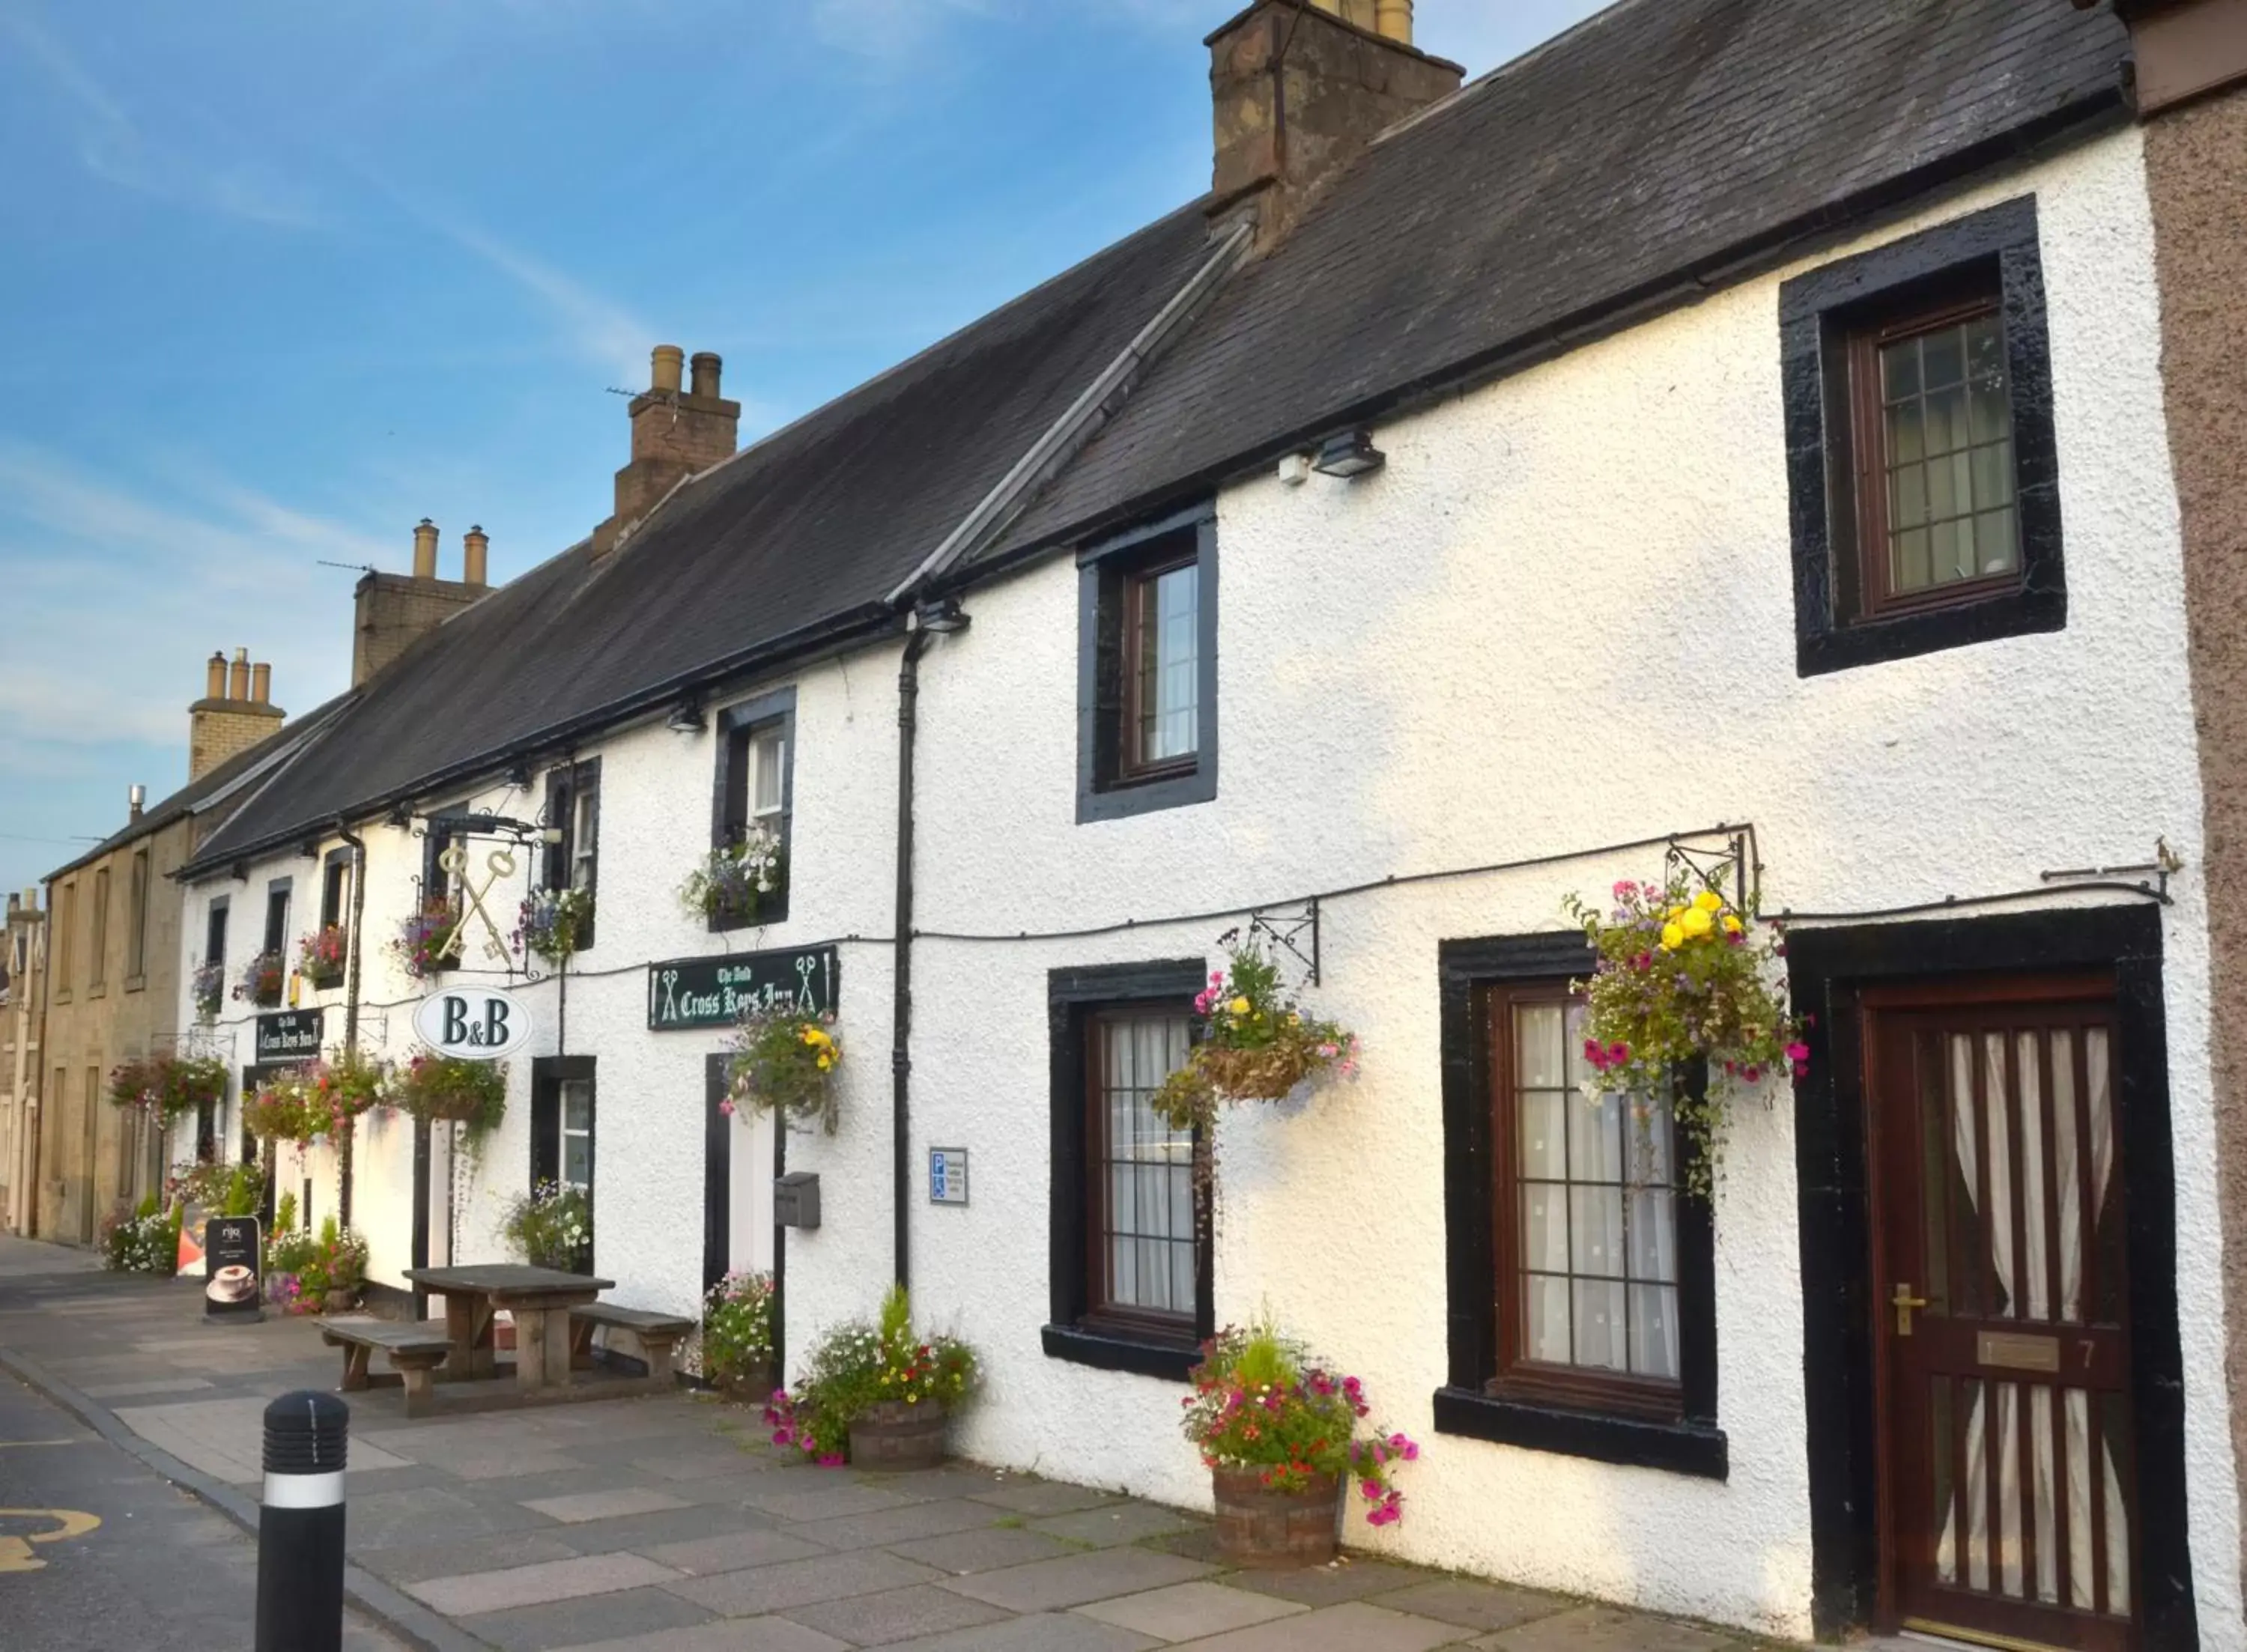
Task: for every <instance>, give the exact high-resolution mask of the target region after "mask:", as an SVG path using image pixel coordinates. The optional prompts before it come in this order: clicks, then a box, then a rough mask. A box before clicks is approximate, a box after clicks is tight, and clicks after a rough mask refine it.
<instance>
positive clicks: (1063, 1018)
mask: <svg viewBox="0 0 2247 1652" xmlns="http://www.w3.org/2000/svg"><path fill="white" fill-rule="evenodd" d="M1208 980H1209V966H1208V963H1207V961H1206V960H1205V959H1200V958H1187V959H1166V960H1162V961H1158V962H1154V963H1142V964H1110V965H1102V966H1093V967H1087V968H1077V969H1057V970H1054V971H1051V972H1049V973H1048V976H1047V978H1046V1000H1047V1015H1048V1028H1049V1032H1050V1037H1051V1068H1050V1078H1049V1093H1050V1113H1049V1118H1050V1123H1051V1131H1052V1147H1051V1151H1052V1160H1053V1180H1052V1195H1051V1198H1050V1199H1049V1200H1048V1221H1049V1226H1048V1261H1047V1283H1048V1294H1049V1312H1048V1323H1047V1324H1046V1326H1045V1327H1044V1328H1043V1330H1042V1332H1041V1333H1040V1338H1041V1341H1042V1345H1043V1347H1044V1349H1045V1352H1046V1354H1047V1355H1048V1357H1049V1358H1053V1359H1057V1360H1066V1361H1069V1362H1072V1363H1075V1364H1079V1365H1089V1366H1092V1367H1095V1368H1096V1369H1101V1370H1108V1371H1125V1372H1130V1373H1132V1374H1135V1375H1137V1376H1150V1377H1156V1378H1159V1379H1162V1380H1164V1381H1167V1382H1185V1380H1186V1374H1187V1373H1188V1372H1189V1371H1190V1370H1192V1368H1193V1366H1194V1364H1195V1362H1197V1361H1199V1359H1200V1357H1201V1354H1200V1345H1201V1344H1202V1343H1203V1342H1205V1341H1207V1340H1208V1339H1209V1338H1210V1337H1212V1336H1213V1335H1216V1320H1215V1314H1214V1310H1213V1308H1212V1302H1213V1300H1214V1295H1213V1289H1212V1250H1213V1243H1212V1241H1213V1233H1212V1224H1211V1210H1210V1199H1209V1195H1208V1191H1207V1189H1206V1188H1205V1187H1198V1188H1197V1189H1196V1191H1195V1201H1194V1241H1195V1250H1194V1312H1193V1316H1192V1323H1191V1324H1187V1323H1185V1321H1183V1320H1178V1321H1173V1320H1171V1319H1169V1318H1167V1316H1165V1317H1164V1319H1163V1320H1162V1321H1161V1322H1159V1323H1157V1322H1154V1321H1152V1319H1151V1317H1150V1316H1148V1315H1145V1314H1128V1313H1127V1314H1114V1313H1113V1312H1110V1313H1107V1314H1103V1313H1101V1312H1099V1311H1098V1310H1097V1309H1096V1307H1095V1303H1096V1299H1097V1297H1098V1295H1099V1294H1100V1292H1098V1291H1096V1290H1095V1288H1094V1284H1093V1279H1094V1275H1093V1268H1094V1262H1093V1260H1092V1259H1093V1257H1094V1256H1095V1255H1096V1253H1097V1251H1098V1248H1099V1239H1100V1238H1101V1237H1102V1235H1101V1234H1100V1232H1099V1231H1098V1229H1097V1227H1096V1223H1098V1222H1099V1220H1100V1218H1099V1216H1098V1214H1097V1212H1096V1211H1094V1210H1093V1209H1091V1208H1090V1206H1091V1203H1092V1201H1091V1199H1090V1198H1089V1191H1090V1189H1091V1183H1092V1179H1093V1178H1092V1173H1091V1168H1092V1164H1093V1161H1094V1157H1095V1143H1096V1137H1094V1135H1093V1134H1092V1129H1093V1120H1092V1118H1091V1116H1090V1115H1091V1107H1092V1102H1091V1100H1090V1096H1092V1095H1093V1094H1096V1092H1097V1085H1096V1082H1094V1080H1095V1077H1096V1075H1095V1070H1094V1068H1093V1065H1092V1062H1093V1057H1092V1055H1091V1054H1090V1053H1089V1047H1090V1046H1091V1044H1092V1039H1091V1036H1090V1034H1091V1030H1092V1028H1093V1027H1094V1025H1095V1020H1096V1017H1097V1016H1099V1015H1101V1014H1113V1015H1146V1014H1185V1015H1191V1014H1192V1010H1193V996H1194V994H1195V993H1198V992H1199V991H1200V990H1201V988H1202V987H1203V986H1205V985H1206V984H1207V982H1208ZM1195 1150H1196V1153H1197V1155H1201V1154H1205V1153H1206V1152H1207V1151H1208V1146H1207V1143H1205V1142H1198V1143H1196V1149H1195ZM1103 1289H1104V1285H1103Z"/></svg>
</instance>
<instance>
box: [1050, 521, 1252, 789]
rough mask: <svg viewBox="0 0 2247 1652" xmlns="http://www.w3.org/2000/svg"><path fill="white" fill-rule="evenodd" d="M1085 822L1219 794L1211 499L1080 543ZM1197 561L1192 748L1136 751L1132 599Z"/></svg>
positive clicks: (1138, 628)
mask: <svg viewBox="0 0 2247 1652" xmlns="http://www.w3.org/2000/svg"><path fill="white" fill-rule="evenodd" d="M1076 561H1077V686H1076V702H1077V703H1076V713H1077V736H1076V753H1077V786H1076V818H1077V822H1078V823H1079V824H1084V823H1089V822H1095V821H1109V820H1119V819H1123V818H1124V817H1126V816H1132V815H1143V814H1149V813H1151V812H1153V811H1155V810H1157V809H1176V808H1179V807H1181V806H1183V805H1185V804H1190V803H1205V802H1210V801H1211V800H1212V799H1213V798H1214V797H1216V795H1217V740H1218V716H1217V700H1218V670H1217V640H1218V631H1217V612H1218V609H1217V604H1218V579H1217V562H1218V558H1217V515H1216V509H1215V507H1214V506H1212V505H1210V504H1207V503H1204V504H1200V505H1197V506H1194V507H1192V508H1190V509H1185V510H1182V511H1178V512H1177V513H1175V514H1173V515H1168V516H1164V517H1161V518H1159V519H1158V520H1156V521H1153V522H1144V523H1141V524H1139V525H1138V526H1137V527H1134V528H1131V529H1127V530H1125V531H1124V532H1123V533H1120V534H1117V535H1115V536H1112V537H1110V538H1108V539H1104V540H1101V541H1098V542H1096V543H1093V544H1089V545H1087V546H1086V547H1084V548H1083V550H1080V551H1078V553H1077V558H1076ZM1187 563H1193V564H1194V567H1195V570H1196V579H1195V611H1194V665H1195V672H1196V694H1195V703H1194V751H1193V754H1192V757H1191V758H1180V759H1176V760H1164V761H1161V762H1158V763H1145V762H1141V761H1138V760H1137V757H1136V756H1135V753H1136V751H1137V739H1136V730H1137V716H1138V713H1139V711H1140V709H1141V696H1142V695H1143V693H1144V684H1143V682H1142V681H1141V674H1140V672H1138V671H1137V669H1136V668H1134V666H1133V662H1134V660H1135V659H1136V658H1137V648H1138V645H1139V640H1140V638H1142V637H1143V636H1144V621H1143V620H1142V619H1140V618H1138V617H1137V609H1138V607H1139V604H1136V603H1134V602H1132V601H1131V600H1130V598H1131V597H1132V595H1133V593H1134V592H1135V591H1136V590H1139V589H1140V588H1141V587H1142V586H1143V584H1144V582H1145V581H1147V580H1150V579H1152V578H1154V577H1158V576H1159V575H1161V574H1164V573H1167V572H1169V571H1171V570H1173V569H1177V568H1182V567H1184V566H1185V565H1186V564H1187Z"/></svg>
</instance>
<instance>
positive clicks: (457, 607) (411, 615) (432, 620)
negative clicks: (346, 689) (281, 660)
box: [352, 516, 491, 688]
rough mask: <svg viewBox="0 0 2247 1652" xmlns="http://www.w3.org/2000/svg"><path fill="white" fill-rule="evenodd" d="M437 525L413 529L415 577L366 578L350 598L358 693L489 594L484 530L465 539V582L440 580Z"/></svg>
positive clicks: (474, 530)
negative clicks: (362, 686)
mask: <svg viewBox="0 0 2247 1652" xmlns="http://www.w3.org/2000/svg"><path fill="white" fill-rule="evenodd" d="M437 537H438V536H437V524H436V523H435V522H431V521H430V520H429V519H428V518H427V516H424V517H423V518H422V519H421V520H420V522H416V523H415V524H414V525H413V573H412V574H410V575H407V574H382V573H365V574H361V575H360V576H359V587H358V589H357V590H355V591H354V592H353V593H352V602H353V611H352V687H353V688H356V687H358V686H359V685H360V684H361V683H363V682H365V680H366V679H368V678H370V677H372V676H373V675H374V674H375V672H379V671H380V670H381V669H382V668H383V667H384V666H387V665H388V664H390V662H391V661H392V660H393V659H397V658H398V657H399V655H400V654H402V653H404V652H406V650H407V649H408V648H410V647H412V646H413V644H414V643H415V642H416V641H418V640H419V639H420V638H421V637H422V636H423V635H424V634H426V633H427V632H429V631H434V630H435V629H436V628H437V627H438V626H440V625H443V624H444V623H445V621H447V619H450V618H452V617H453V616H454V614H457V613H459V612H460V611H461V610H462V609H463V608H466V607H467V606H468V604H471V603H473V602H475V601H476V600H477V599H478V598H479V597H483V596H484V595H486V594H487V592H488V587H487V585H486V584H485V583H484V582H485V577H486V553H487V551H488V549H489V547H490V544H491V541H490V539H489V538H488V537H487V536H485V533H484V530H483V529H481V528H471V529H468V534H467V536H465V538H464V540H463V542H462V546H463V556H464V560H465V562H466V564H467V565H466V567H465V568H464V569H463V570H462V572H463V574H464V575H465V576H466V577H464V578H461V579H440V578H438V577H437Z"/></svg>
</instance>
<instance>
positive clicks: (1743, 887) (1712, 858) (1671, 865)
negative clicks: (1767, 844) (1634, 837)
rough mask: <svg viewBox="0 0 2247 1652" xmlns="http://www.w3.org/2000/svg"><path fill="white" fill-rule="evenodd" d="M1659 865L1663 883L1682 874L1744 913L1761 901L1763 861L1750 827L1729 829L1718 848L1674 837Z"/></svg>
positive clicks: (1752, 909) (1673, 879)
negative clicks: (1661, 867)
mask: <svg viewBox="0 0 2247 1652" xmlns="http://www.w3.org/2000/svg"><path fill="white" fill-rule="evenodd" d="M1662 865H1663V873H1664V878H1663V881H1664V882H1674V881H1676V879H1677V877H1679V876H1681V875H1683V876H1684V877H1687V878H1689V879H1690V880H1691V881H1692V882H1694V883H1697V884H1700V885H1701V887H1702V888H1704V889H1708V890H1713V891H1716V892H1717V893H1718V895H1721V896H1723V897H1725V898H1726V899H1727V900H1729V901H1730V902H1731V905H1733V906H1734V907H1735V908H1737V909H1738V911H1744V912H1746V911H1754V910H1755V908H1756V904H1757V903H1758V902H1759V900H1760V899H1761V898H1762V895H1763V862H1762V859H1761V858H1760V857H1759V854H1758V852H1757V849H1756V837H1755V828H1754V827H1752V826H1743V827H1738V828H1736V829H1731V830H1728V831H1727V832H1726V833H1725V840H1724V843H1723V844H1722V845H1721V846H1718V845H1715V844H1709V843H1686V842H1684V840H1683V839H1680V838H1675V837H1673V838H1671V839H1670V847H1669V848H1668V849H1667V850H1664V851H1663V857H1662ZM1727 884H1729V885H1730V887H1729V888H1727V887H1726V885H1727Z"/></svg>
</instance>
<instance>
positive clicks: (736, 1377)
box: [710, 1362, 942, 1449]
mask: <svg viewBox="0 0 2247 1652" xmlns="http://www.w3.org/2000/svg"><path fill="white" fill-rule="evenodd" d="M710 1385H711V1386H712V1387H713V1388H714V1389H717V1390H718V1392H719V1393H721V1394H722V1395H724V1396H726V1397H727V1399H729V1400H732V1401H734V1402H735V1403H738V1404H741V1405H762V1404H763V1403H765V1402H766V1401H767V1400H768V1399H770V1398H772V1396H773V1390H774V1389H776V1388H778V1387H779V1386H780V1384H779V1383H778V1382H775V1381H774V1380H773V1368H772V1366H771V1364H770V1363H769V1362H766V1363H762V1364H757V1365H745V1366H743V1367H742V1368H741V1369H740V1370H738V1371H726V1372H723V1373H721V1374H720V1375H718V1376H714V1377H713V1378H712V1379H711V1382H710ZM910 1409H912V1410H919V1409H920V1408H919V1406H913V1407H912V1408H910ZM851 1444H853V1445H854V1446H855V1445H856V1444H857V1439H856V1437H855V1436H854V1437H853V1438H852V1441H851ZM941 1444H942V1442H941V1438H940V1430H939V1449H941Z"/></svg>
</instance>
